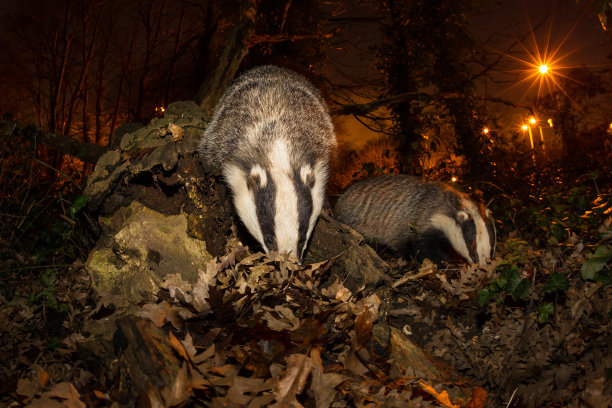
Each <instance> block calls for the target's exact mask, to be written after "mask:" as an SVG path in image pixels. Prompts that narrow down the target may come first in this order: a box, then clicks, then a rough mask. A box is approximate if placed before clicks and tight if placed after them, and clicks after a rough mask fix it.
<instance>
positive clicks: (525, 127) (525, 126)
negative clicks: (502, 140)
mask: <svg viewBox="0 0 612 408" xmlns="http://www.w3.org/2000/svg"><path fill="white" fill-rule="evenodd" d="M521 129H523V130H527V129H529V126H527V125H523V126H521Z"/></svg>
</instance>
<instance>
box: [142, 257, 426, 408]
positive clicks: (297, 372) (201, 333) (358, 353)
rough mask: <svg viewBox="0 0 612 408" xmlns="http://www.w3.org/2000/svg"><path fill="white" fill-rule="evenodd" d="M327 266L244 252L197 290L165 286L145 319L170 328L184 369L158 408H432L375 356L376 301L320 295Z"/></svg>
mask: <svg viewBox="0 0 612 408" xmlns="http://www.w3.org/2000/svg"><path fill="white" fill-rule="evenodd" d="M245 255H246V256H245ZM330 262H331V261H329V262H324V263H319V264H314V265H308V266H305V267H300V266H298V265H296V264H295V263H292V262H290V261H287V260H286V259H285V258H283V257H281V256H278V255H276V256H275V255H269V256H268V255H263V254H253V255H247V252H246V251H245V249H244V248H241V247H239V248H237V249H234V250H233V251H232V252H231V253H230V254H228V255H226V256H225V257H223V258H221V259H220V260H219V261H217V262H215V261H212V262H211V263H209V264H208V265H207V266H206V270H205V271H201V273H200V279H199V280H198V282H197V283H196V284H195V285H190V284H188V283H187V282H185V281H183V280H182V279H180V277H179V276H178V275H172V276H168V278H167V280H166V282H165V284H164V287H165V288H166V290H167V292H166V293H165V294H160V297H165V300H163V301H162V302H160V303H158V304H155V305H153V304H149V305H145V306H144V307H143V308H142V310H141V312H140V313H139V315H140V316H142V317H147V318H149V319H151V320H152V321H153V322H155V324H156V325H158V326H160V327H162V326H164V325H166V324H167V323H170V325H171V326H172V328H173V333H175V334H176V336H177V337H180V338H182V340H181V341H180V342H178V341H173V342H172V343H173V347H174V348H175V350H176V351H177V352H178V354H179V355H180V356H182V359H183V361H184V363H185V366H186V367H187V368H186V374H185V375H184V376H182V377H181V378H183V381H182V382H181V383H180V384H175V386H173V387H172V391H174V390H181V392H180V393H179V394H177V393H175V392H170V390H169V389H168V390H165V391H164V390H161V391H160V392H159V396H162V400H158V401H152V403H153V405H156V404H160V405H162V406H163V405H168V403H169V402H170V401H169V400H168V399H167V397H166V396H168V395H171V394H172V395H173V398H174V399H173V400H172V403H173V404H178V403H180V402H182V401H186V400H188V399H190V398H192V399H193V400H195V401H198V402H200V403H202V404H203V405H212V406H224V407H246V406H248V407H260V406H272V407H286V406H289V407H301V406H317V407H328V406H330V405H332V404H333V406H383V405H385V404H390V405H387V406H411V407H420V406H431V405H430V403H427V402H424V401H423V399H422V397H420V396H415V395H413V386H416V389H417V393H418V394H421V395H427V394H424V393H423V392H422V391H420V389H421V388H423V387H422V386H420V385H419V384H418V383H416V382H414V380H415V379H414V378H409V377H406V376H404V375H403V373H402V372H401V370H400V368H399V367H398V366H397V364H394V363H393V362H391V361H389V359H388V356H386V355H378V354H376V352H375V351H374V349H375V348H376V347H374V345H373V342H374V341H375V340H373V339H372V335H371V332H372V327H373V326H374V324H375V323H376V321H377V320H378V318H379V313H380V312H379V306H380V304H381V300H380V299H379V297H378V296H377V295H376V294H370V295H369V296H365V295H364V294H363V293H357V294H353V293H351V292H350V291H349V290H348V289H346V288H345V287H344V286H343V285H342V284H341V283H340V282H338V281H335V282H334V283H332V284H331V285H329V286H328V287H323V286H322V285H321V281H322V279H321V278H322V276H324V275H325V274H326V271H327V269H328V267H329V266H330ZM171 337H173V336H172V335H171ZM378 349H379V350H382V351H383V352H384V351H385V350H383V349H382V348H381V347H380V346H379V347H378ZM383 354H384V353H383ZM149 397H151V398H157V397H158V395H157V394H150V395H149ZM427 399H429V400H431V397H429V396H427Z"/></svg>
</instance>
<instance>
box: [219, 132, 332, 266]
mask: <svg viewBox="0 0 612 408" xmlns="http://www.w3.org/2000/svg"><path fill="white" fill-rule="evenodd" d="M287 147H288V146H286V144H285V143H284V142H283V141H282V140H278V141H276V142H275V143H273V148H272V150H271V151H270V153H269V157H268V159H269V160H267V162H268V163H270V164H269V166H268V168H263V167H262V166H260V165H258V164H255V165H252V166H251V167H250V168H247V169H243V168H240V167H238V166H235V165H228V166H227V167H226V168H225V170H224V175H225V178H226V180H227V183H228V184H229V186H230V187H231V189H232V192H233V194H234V205H235V207H236V212H237V213H238V216H239V217H240V219H241V220H242V222H243V223H244V225H245V226H246V227H247V229H248V230H249V232H250V233H251V234H252V235H253V237H255V239H257V241H259V243H260V244H261V246H262V247H263V249H264V251H265V252H266V253H269V252H271V251H276V252H279V253H288V254H290V255H293V256H294V257H296V258H297V259H298V260H301V259H302V257H303V255H304V251H305V249H306V246H307V244H308V239H309V237H310V235H311V234H312V230H313V229H314V226H315V223H316V221H317V218H318V216H319V213H320V212H321V207H322V204H323V194H324V185H325V182H326V174H327V173H326V171H325V167H324V164H323V163H316V164H315V165H314V166H311V165H310V164H304V165H302V166H301V167H298V168H294V167H293V166H291V163H290V160H289V158H290V156H289V154H288V149H287Z"/></svg>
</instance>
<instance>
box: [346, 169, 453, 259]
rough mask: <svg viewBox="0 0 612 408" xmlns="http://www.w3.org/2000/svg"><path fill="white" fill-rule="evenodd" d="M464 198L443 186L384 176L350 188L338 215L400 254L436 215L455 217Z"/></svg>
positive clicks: (368, 237) (364, 234)
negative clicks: (461, 198)
mask: <svg viewBox="0 0 612 408" xmlns="http://www.w3.org/2000/svg"><path fill="white" fill-rule="evenodd" d="M461 196H463V194H461V193H459V192H457V191H456V190H454V189H452V188H450V187H449V186H446V185H445V184H442V183H438V182H432V181H428V182H425V181H422V180H420V179H417V178H415V177H412V176H408V175H385V176H379V177H373V178H370V179H366V180H362V181H359V182H357V183H355V184H353V185H352V186H350V187H349V188H348V189H347V190H346V191H345V192H344V193H343V194H342V195H341V196H340V198H338V201H337V202H336V205H335V215H336V218H337V219H338V220H339V221H340V222H343V223H345V224H347V225H350V226H352V227H353V228H354V229H355V230H356V231H357V232H359V233H360V234H362V235H363V236H364V237H365V238H367V239H376V240H377V241H378V242H380V243H381V244H384V245H387V246H389V247H391V248H393V249H394V250H396V251H399V250H401V249H402V247H403V246H404V245H405V244H406V242H407V241H409V240H411V239H413V238H415V237H416V235H417V233H423V232H425V231H427V230H428V229H429V228H430V227H431V226H432V224H431V222H430V217H431V215H433V214H434V213H441V214H444V215H447V216H448V217H451V218H454V215H455V213H456V212H457V210H458V209H459V208H461V203H460V197H461Z"/></svg>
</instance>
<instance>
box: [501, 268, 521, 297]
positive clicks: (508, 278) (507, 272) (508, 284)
mask: <svg viewBox="0 0 612 408" xmlns="http://www.w3.org/2000/svg"><path fill="white" fill-rule="evenodd" d="M499 280H500V282H503V283H502V284H503V286H502V287H504V288H505V289H506V292H508V293H512V292H513V291H514V289H516V287H517V286H518V285H519V283H520V282H521V275H520V274H519V272H518V266H517V265H512V266H511V267H510V268H506V269H504V271H502V273H501V278H500V279H499Z"/></svg>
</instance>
